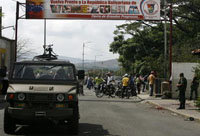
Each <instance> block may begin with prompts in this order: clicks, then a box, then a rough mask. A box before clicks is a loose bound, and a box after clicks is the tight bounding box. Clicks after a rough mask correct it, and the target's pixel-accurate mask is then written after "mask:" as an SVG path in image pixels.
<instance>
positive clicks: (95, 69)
mask: <svg viewBox="0 0 200 136" xmlns="http://www.w3.org/2000/svg"><path fill="white" fill-rule="evenodd" d="M96 58H97V56H95V59H94V70H96Z"/></svg>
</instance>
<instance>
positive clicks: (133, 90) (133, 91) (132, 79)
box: [129, 74, 137, 96]
mask: <svg viewBox="0 0 200 136" xmlns="http://www.w3.org/2000/svg"><path fill="white" fill-rule="evenodd" d="M134 82H135V81H134V76H133V75H132V74H131V75H130V77H129V86H130V89H131V95H132V96H137V93H136V89H135V83H134Z"/></svg>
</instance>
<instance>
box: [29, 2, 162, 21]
mask: <svg viewBox="0 0 200 136" xmlns="http://www.w3.org/2000/svg"><path fill="white" fill-rule="evenodd" d="M26 18H27V19H95V20H160V0H26Z"/></svg>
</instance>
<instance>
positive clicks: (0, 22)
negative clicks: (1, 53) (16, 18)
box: [0, 7, 3, 37]
mask: <svg viewBox="0 0 200 136" xmlns="http://www.w3.org/2000/svg"><path fill="white" fill-rule="evenodd" d="M2 15H3V13H2V7H0V37H2Z"/></svg>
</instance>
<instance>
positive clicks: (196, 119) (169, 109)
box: [146, 100, 200, 122]
mask: <svg viewBox="0 0 200 136" xmlns="http://www.w3.org/2000/svg"><path fill="white" fill-rule="evenodd" d="M146 102H147V103H149V104H152V105H155V106H159V107H162V108H163V109H165V110H168V111H171V112H173V113H176V114H178V115H180V116H182V117H186V118H189V117H193V116H189V115H187V114H184V113H180V112H177V111H176V110H174V109H171V108H166V107H163V106H161V105H159V104H157V103H154V102H151V101H148V100H146ZM193 118H194V120H195V121H198V122H200V118H197V117H193Z"/></svg>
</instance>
